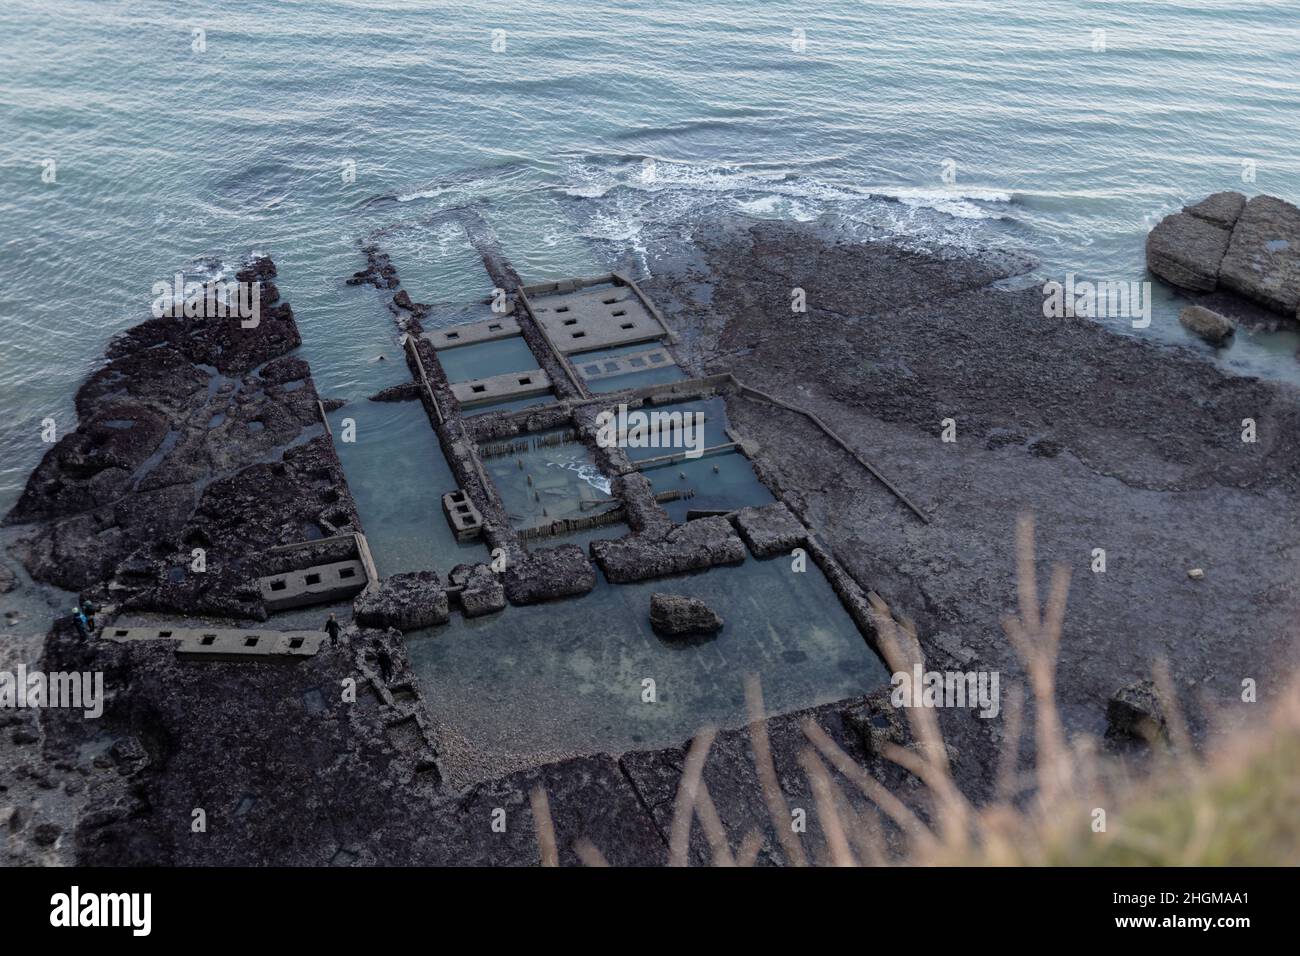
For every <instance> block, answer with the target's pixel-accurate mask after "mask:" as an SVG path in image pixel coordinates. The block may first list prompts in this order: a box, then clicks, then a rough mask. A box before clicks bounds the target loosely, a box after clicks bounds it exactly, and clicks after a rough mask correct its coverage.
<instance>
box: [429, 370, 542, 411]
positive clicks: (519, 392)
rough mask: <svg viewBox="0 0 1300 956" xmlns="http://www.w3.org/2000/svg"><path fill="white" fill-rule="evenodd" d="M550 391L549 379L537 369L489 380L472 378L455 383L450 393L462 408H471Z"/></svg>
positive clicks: (495, 376)
mask: <svg viewBox="0 0 1300 956" xmlns="http://www.w3.org/2000/svg"><path fill="white" fill-rule="evenodd" d="M550 391H551V378H550V376H549V375H547V374H546V373H545V372H544V371H542V370H541V369H539V368H535V369H531V370H529V371H527V372H506V373H505V374H504V375H493V376H491V377H490V378H474V379H470V380H469V381H467V382H457V383H455V384H454V385H452V386H451V393H452V394H453V395H455V396H456V401H458V402H460V404H461V406H462V407H465V408H472V407H474V406H475V405H482V404H485V403H487V402H502V401H508V400H510V399H516V398H531V397H533V396H534V395H545V394H547V393H548V392H550Z"/></svg>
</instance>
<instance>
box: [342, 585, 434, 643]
mask: <svg viewBox="0 0 1300 956" xmlns="http://www.w3.org/2000/svg"><path fill="white" fill-rule="evenodd" d="M352 613H353V617H354V618H355V619H356V622H357V623H358V624H359V625H361V626H362V627H376V628H384V629H386V628H390V627H395V628H397V629H398V630H399V631H414V630H418V629H420V628H422V627H431V626H433V625H434V624H445V623H447V618H448V617H449V616H450V614H449V610H448V602H447V592H446V590H444V589H443V586H442V582H441V581H440V580H439V579H438V574H437V572H436V571H410V572H406V573H404V574H394V575H392V576H391V577H387V578H384V580H383V581H381V582H380V583H379V584H378V585H372V586H371V587H368V588H366V590H364V591H362V592H361V594H360V595H358V596H357V599H356V601H355V602H353V605H352Z"/></svg>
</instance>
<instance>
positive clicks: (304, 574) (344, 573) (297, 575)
mask: <svg viewBox="0 0 1300 956" xmlns="http://www.w3.org/2000/svg"><path fill="white" fill-rule="evenodd" d="M367 583H368V581H367V577H366V568H365V565H364V564H362V562H361V561H359V560H354V561H338V562H335V563H333V564H318V565H314V566H312V567H308V568H302V569H301V570H298V571H289V572H287V573H285V574H272V575H268V576H267V577H264V578H258V579H257V588H258V590H259V591H260V592H261V595H262V601H263V603H264V604H265V605H266V609H267V610H268V611H271V612H275V611H284V610H288V609H289V608H295V607H307V606H309V605H312V604H333V603H337V602H339V601H346V600H348V599H350V598H352V597H355V596H356V595H357V594H359V593H360V592H361V590H362V589H363V588H365V586H366V584H367Z"/></svg>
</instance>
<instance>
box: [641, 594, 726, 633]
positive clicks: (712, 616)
mask: <svg viewBox="0 0 1300 956" xmlns="http://www.w3.org/2000/svg"><path fill="white" fill-rule="evenodd" d="M650 626H651V627H653V628H654V629H655V630H656V631H658V632H659V633H660V634H666V635H668V636H669V637H680V636H682V635H685V634H712V633H714V632H715V631H720V630H721V629H722V617H721V615H719V614H718V612H717V611H715V610H713V608H711V607H709V606H708V605H707V604H705V603H704V602H703V601H699V600H696V599H695V598H691V597H685V596H684V595H681V594H663V593H656V594H653V595H651V597H650Z"/></svg>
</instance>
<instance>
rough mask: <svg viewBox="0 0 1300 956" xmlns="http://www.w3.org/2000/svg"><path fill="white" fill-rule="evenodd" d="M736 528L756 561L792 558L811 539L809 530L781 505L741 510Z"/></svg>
mask: <svg viewBox="0 0 1300 956" xmlns="http://www.w3.org/2000/svg"><path fill="white" fill-rule="evenodd" d="M735 524H736V530H737V531H739V532H740V536H741V538H743V539H744V541H745V544H747V545H749V550H750V551H752V552H753V553H754V557H756V558H771V557H775V556H776V555H778V554H789V553H790V552H791V551H792V550H793V549H794V548H797V547H798V546H799V545H800V544H802V543H803V540H804V539H805V538H806V537H807V536H808V530H807V529H806V528H805V527H804V526H803V524H802V523H801V522H800V521H799V519H798V518H796V517H795V516H794V515H793V514H791V513H790V509H789V508H787V507H786V506H785V504H784V503H782V502H780V501H778V502H775V503H773V504H770V505H764V506H763V507H761V508H741V509H740V510H739V511H738V512H736V517H735Z"/></svg>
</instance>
